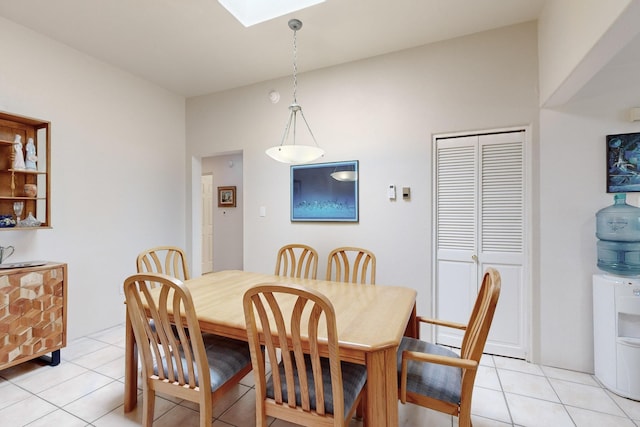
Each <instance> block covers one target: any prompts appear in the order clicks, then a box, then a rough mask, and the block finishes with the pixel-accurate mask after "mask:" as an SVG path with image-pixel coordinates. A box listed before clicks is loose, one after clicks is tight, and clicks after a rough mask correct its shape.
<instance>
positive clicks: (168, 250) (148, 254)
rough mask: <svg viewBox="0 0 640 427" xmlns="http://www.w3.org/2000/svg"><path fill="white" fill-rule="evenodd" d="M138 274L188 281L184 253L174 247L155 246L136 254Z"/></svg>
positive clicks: (187, 269)
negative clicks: (153, 274)
mask: <svg viewBox="0 0 640 427" xmlns="http://www.w3.org/2000/svg"><path fill="white" fill-rule="evenodd" d="M136 266H137V268H138V273H163V274H167V275H169V276H171V277H175V278H177V279H179V280H189V278H190V277H189V267H188V266H187V257H186V255H185V253H184V251H183V250H182V249H180V248H178V247H176V246H156V247H155V248H150V249H147V250H145V251H142V252H140V254H138V258H137V260H136Z"/></svg>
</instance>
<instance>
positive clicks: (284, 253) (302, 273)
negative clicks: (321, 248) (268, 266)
mask: <svg viewBox="0 0 640 427" xmlns="http://www.w3.org/2000/svg"><path fill="white" fill-rule="evenodd" d="M275 275H276V276H287V277H297V278H300V279H316V277H317V276H318V252H317V251H316V250H315V249H313V248H312V247H311V246H307V245H302V244H298V243H292V244H289V245H285V246H283V247H281V248H280V250H278V256H277V258H276V272H275Z"/></svg>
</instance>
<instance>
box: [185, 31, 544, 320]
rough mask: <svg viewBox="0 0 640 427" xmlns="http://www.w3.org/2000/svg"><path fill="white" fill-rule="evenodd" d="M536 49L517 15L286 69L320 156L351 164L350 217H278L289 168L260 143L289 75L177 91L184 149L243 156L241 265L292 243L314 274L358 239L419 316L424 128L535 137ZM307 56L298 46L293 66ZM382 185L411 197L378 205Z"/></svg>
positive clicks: (425, 208)
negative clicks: (333, 252)
mask: <svg viewBox="0 0 640 427" xmlns="http://www.w3.org/2000/svg"><path fill="white" fill-rule="evenodd" d="M536 45H537V41H536V25H535V23H527V24H522V25H517V26H512V27H508V28H504V29H500V30H495V31H489V32H485V33H481V34H476V35H472V36H468V37H464V38H459V39H455V40H450V41H446V42H442V43H437V44H433V45H428V46H424V47H420V48H415V49H410V50H406V51H402V52H397V53H393V54H389V55H384V56H380V57H376V58H371V59H368V60H363V61H358V62H354V63H350V64H346V65H342V66H337V67H331V68H327V69H323V70H319V71H315V72H309V73H304V72H302V73H300V74H299V75H298V101H299V103H300V104H301V105H302V107H303V108H304V111H305V115H306V117H307V119H308V120H309V122H310V126H311V128H312V130H313V132H314V134H315V136H316V138H317V140H318V142H319V144H320V145H321V146H322V147H323V148H324V149H325V150H326V153H327V154H326V155H325V157H324V159H323V161H337V160H359V161H360V222H359V224H340V223H295V224H292V223H291V222H290V221H289V166H288V165H285V164H280V163H277V162H275V161H273V160H271V159H270V158H269V157H267V156H266V155H265V153H264V150H265V149H266V148H268V147H270V146H272V145H275V144H278V143H280V138H281V135H282V131H283V130H284V124H285V121H286V118H287V114H288V110H287V107H288V104H289V102H290V99H291V90H292V82H291V77H286V78H283V79H279V80H275V81H271V82H265V83H261V84H256V85H253V86H249V87H243V88H239V89H236V90H231V91H227V92H222V93H216V94H212V95H208V96H202V97H197V98H190V99H188V100H187V155H188V156H194V157H207V156H210V155H213V154H216V153H226V152H231V151H237V150H242V152H243V166H244V268H245V269H246V270H250V271H258V272H265V273H271V272H272V271H273V267H274V257H275V254H276V251H277V249H278V248H279V247H280V246H282V245H283V244H286V243H289V242H301V243H307V244H310V245H312V246H314V247H316V248H317V249H318V251H319V253H320V254H321V255H320V266H321V267H320V276H321V277H322V276H323V274H324V265H325V263H326V254H327V253H328V252H329V250H330V249H332V248H333V247H336V246H341V245H355V246H363V247H367V248H369V249H371V250H373V251H374V252H375V253H376V256H377V261H378V266H377V267H378V268H377V273H378V274H377V276H378V277H377V282H378V283H381V284H388V285H403V286H410V287H413V288H415V289H417V290H418V295H419V296H418V299H419V301H418V304H419V307H418V310H419V312H420V313H424V314H429V313H430V311H431V305H430V302H431V286H430V282H431V265H430V260H431V250H430V248H431V141H432V135H433V134H436V133H443V132H455V131H464V130H475V129H487V128H495V127H506V126H512V125H526V124H531V125H532V129H533V130H534V135H533V141H534V143H536V141H537V120H538V109H537V105H538V90H537V79H538V76H537V68H538V66H537V49H536ZM312 54H313V53H312V52H307V53H304V52H300V53H299V60H298V66H299V69H300V70H301V71H304V60H303V58H304V56H305V55H312ZM271 89H276V90H278V91H279V92H280V94H281V101H280V103H278V104H275V105H274V104H271V102H270V101H269V98H268V93H269V91H270V90H271ZM389 184H395V185H397V186H398V187H402V186H409V187H411V201H409V202H406V201H403V200H402V199H398V200H396V201H395V202H391V201H389V200H388V198H387V193H386V189H387V188H388V186H389ZM261 206H264V207H265V208H266V211H267V216H266V217H260V216H259V209H260V207H261Z"/></svg>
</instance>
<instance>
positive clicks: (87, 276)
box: [0, 18, 185, 339]
mask: <svg viewBox="0 0 640 427" xmlns="http://www.w3.org/2000/svg"><path fill="white" fill-rule="evenodd" d="M0 52H2V57H3V60H2V65H1V66H0V110H4V111H7V112H10V113H15V114H20V115H25V116H30V117H35V118H39V119H44V120H49V121H51V163H52V164H51V173H52V186H51V223H52V225H53V229H50V230H34V231H2V232H0V244H2V245H3V246H4V245H13V246H15V247H16V253H15V254H14V255H13V257H12V258H11V259H10V260H11V261H18V260H33V259H47V260H54V261H61V262H66V263H68V265H69V287H68V306H69V311H68V338H69V339H73V338H74V337H77V336H80V335H84V334H86V333H90V332H93V331H96V330H100V329H103V328H106V327H109V326H112V325H115V324H118V323H121V322H123V321H124V305H123V296H122V294H121V291H120V289H121V287H122V282H123V280H124V278H125V277H126V276H128V275H129V274H132V273H135V257H136V255H137V253H138V252H140V251H141V250H142V249H144V248H146V247H149V246H153V245H159V244H175V245H184V243H185V237H184V231H185V213H184V203H185V191H184V188H185V164H184V163H185V161H184V159H185V148H184V144H185V135H184V128H185V119H184V116H185V112H184V98H182V97H179V96H176V95H173V94H171V93H169V92H167V91H165V90H162V89H159V88H158V87H156V86H153V85H152V84H150V83H148V82H145V81H143V80H140V79H138V78H136V77H134V76H132V75H130V74H127V73H124V72H122V71H119V70H117V69H115V68H113V67H111V66H108V65H105V64H104V63H101V62H99V61H97V60H95V59H93V58H91V57H88V56H86V55H83V54H81V53H79V52H77V51H75V50H72V49H69V48H67V47H65V46H63V45H60V44H58V43H56V42H54V41H52V40H50V39H47V38H44V37H42V36H40V35H38V34H36V33H33V32H32V31H30V30H27V29H25V28H24V27H21V26H17V25H16V24H14V23H12V22H10V21H8V20H5V19H3V18H0Z"/></svg>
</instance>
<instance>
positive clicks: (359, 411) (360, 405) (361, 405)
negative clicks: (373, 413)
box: [356, 399, 364, 421]
mask: <svg viewBox="0 0 640 427" xmlns="http://www.w3.org/2000/svg"><path fill="white" fill-rule="evenodd" d="M363 416H364V399H360V403H358V408H357V409H356V419H357V420H358V421H360V420H361V419H362V417H363Z"/></svg>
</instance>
